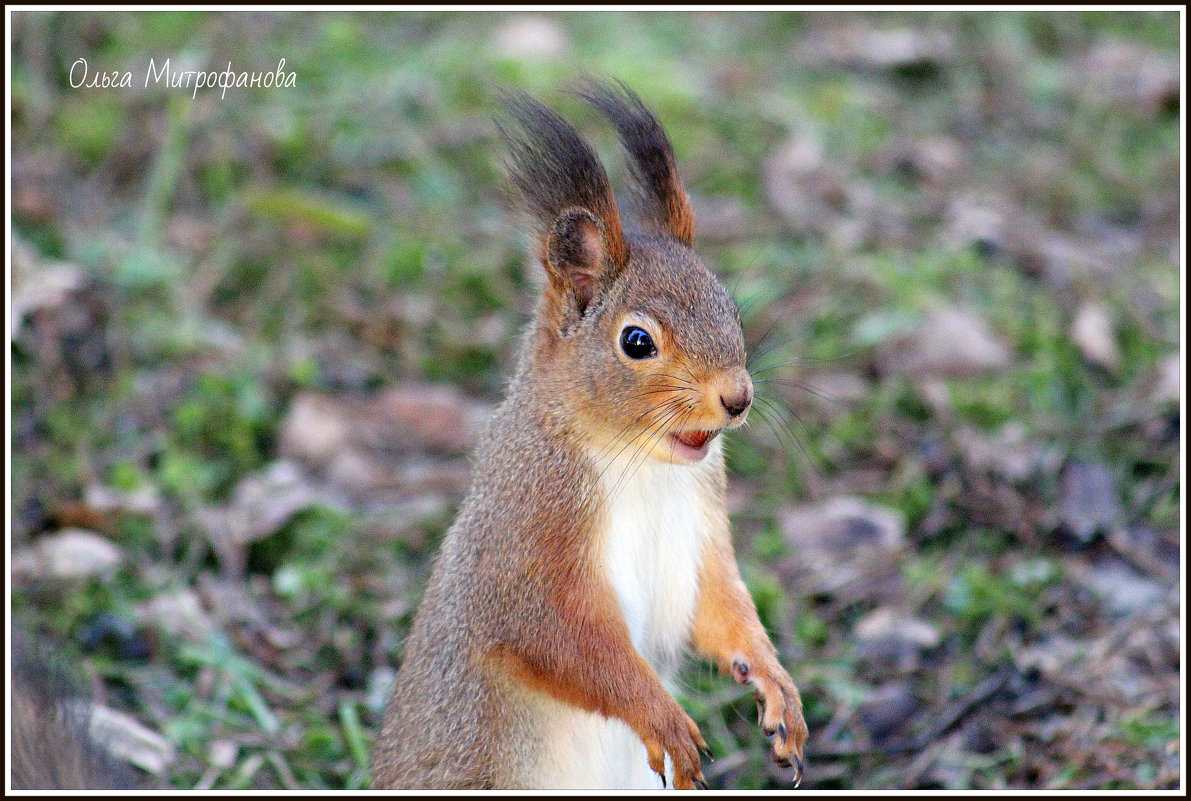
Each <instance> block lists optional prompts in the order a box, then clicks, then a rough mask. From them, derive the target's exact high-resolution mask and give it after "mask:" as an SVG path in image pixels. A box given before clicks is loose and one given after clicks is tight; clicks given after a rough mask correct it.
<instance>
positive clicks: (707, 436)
mask: <svg viewBox="0 0 1191 801" xmlns="http://www.w3.org/2000/svg"><path fill="white" fill-rule="evenodd" d="M719 433H720V429H718V428H717V429H716V430H714V431H703V430H699V431H680V432H674V433H671V434H670V441H671V442H672V443H673V446H674V448H673V451H674V455H676V456H679V457H682V458H683V459H684V460H689V461H692V462H698V461H700V460H702V459H703V457H704V456H706V455H707V451H708V450H709V449H710V445H711V441H712V440H713V439H715V438H716V436H718V435H719Z"/></svg>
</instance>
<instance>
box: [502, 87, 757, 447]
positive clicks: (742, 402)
mask: <svg viewBox="0 0 1191 801" xmlns="http://www.w3.org/2000/svg"><path fill="white" fill-rule="evenodd" d="M579 94H580V95H581V96H582V97H583V98H584V99H585V100H587V101H588V102H589V103H591V104H592V105H593V106H595V107H596V108H597V109H599V110H600V111H601V112H602V113H603V114H604V116H605V117H607V118H608V120H609V121H610V122H611V123H612V124H613V126H614V127H615V128H616V130H617V133H618V134H619V137H620V140H621V143H622V144H623V145H624V147H625V150H626V151H627V152H628V155H629V163H630V167H631V174H632V178H633V183H634V189H635V190H636V191H635V193H634V194H635V198H636V200H637V203H636V205H637V207H638V209H637V210H638V215H637V216H638V217H639V222H640V224H641V227H642V229H643V231H642V232H641V233H640V234H636V233H634V234H626V233H625V232H624V230H623V228H622V224H621V218H620V212H619V210H618V209H617V206H616V201H615V199H614V197H613V194H612V189H611V186H610V184H609V182H608V177H607V174H606V173H605V172H604V168H603V166H602V165H601V164H600V161H599V159H598V158H597V156H596V155H595V152H594V151H593V150H592V148H591V146H590V145H588V144H587V142H585V141H584V140H583V138H582V137H581V136H580V135H579V133H578V132H577V131H576V130H575V129H574V128H573V127H572V126H571V125H570V124H568V123H567V122H566V121H565V120H563V119H562V118H561V117H559V116H558V115H557V114H555V113H554V112H552V111H551V110H549V109H548V108H546V107H545V106H542V105H541V104H540V103H538V102H536V101H534V100H532V99H531V98H529V97H528V96H526V95H515V96H510V97H508V98H507V103H508V107H509V111H510V113H511V115H512V117H513V118H514V119H515V120H516V122H517V123H518V124H519V125H520V127H521V129H522V131H521V133H520V134H517V135H515V134H513V133H510V131H509V130H508V129H507V128H506V127H504V126H502V128H501V130H502V132H503V133H504V134H505V136H506V138H507V139H508V141H509V145H510V150H511V154H512V158H511V162H510V177H511V182H512V185H513V188H514V189H515V190H516V191H517V193H518V195H519V200H520V203H521V205H522V207H523V208H524V209H525V211H527V212H528V214H529V216H530V218H531V220H532V221H533V224H534V226H535V233H536V235H537V253H538V256H539V258H540V260H541V262H542V264H543V266H544V267H545V271H546V284H545V287H544V289H543V296H542V299H541V302H540V305H539V311H538V320H537V324H536V325H535V327H534V328H533V330H532V331H531V333H530V336H531V338H532V339H531V343H530V346H529V347H530V360H531V369H532V370H533V371H534V376H535V381H534V382H533V388H534V391H536V392H544V393H549V394H550V396H551V397H548V398H543V400H544V401H547V402H548V403H549V405H550V406H551V407H553V408H556V409H560V410H562V412H563V414H564V415H565V416H566V417H567V418H568V423H569V424H570V425H572V426H574V427H575V428H576V429H577V430H578V431H579V432H580V433H581V434H582V435H583V436H584V437H585V438H586V439H587V440H588V442H589V444H590V445H592V446H593V447H595V448H596V449H597V452H598V453H599V454H600V455H601V456H603V457H607V458H617V457H618V456H620V455H622V454H623V455H626V456H630V457H633V458H638V457H640V458H645V457H641V454H642V453H644V454H648V456H650V457H653V458H656V459H661V460H663V461H669V462H676V463H680V464H691V463H695V462H699V461H701V460H702V459H703V458H704V457H705V456H706V455H707V453H708V452H709V450H710V448H711V444H712V441H713V440H714V439H715V437H716V436H717V435H718V434H719V433H720V432H721V431H722V430H723V429H725V428H733V427H736V426H738V425H740V424H741V423H743V422H744V419H745V417H746V416H747V414H748V410H749V407H750V405H751V404H752V399H753V385H752V380H751V379H750V378H749V374H748V371H747V370H746V369H745V348H744V336H743V333H742V331H741V325H740V313H739V311H738V310H737V308H736V304H735V303H733V302H732V299H731V298H730V297H729V296H728V293H727V292H726V291H725V290H724V287H723V286H722V285H721V284H720V282H719V281H718V280H717V279H716V277H715V276H714V275H713V274H712V273H711V271H710V270H709V269H707V267H706V265H704V264H703V262H702V261H701V260H700V259H699V257H698V256H697V255H695V252H694V250H692V249H691V246H692V244H693V242H694V236H695V221H694V216H693V214H692V213H691V208H690V203H689V201H688V199H687V195H686V192H685V191H684V190H683V188H682V182H681V180H680V178H679V176H678V172H677V168H676V166H675V162H674V152H673V149H672V148H671V146H670V142H669V140H667V138H666V135H665V133H664V132H663V131H662V128H661V125H660V124H659V123H658V121H657V120H656V119H654V117H653V116H652V115H651V114H650V113H649V111H648V110H647V109H646V108H645V106H644V105H643V104H642V103H641V100H640V99H639V98H638V97H637V96H636V95H635V94H633V93H632V92H631V91H630V90H629V89H627V88H626V87H624V86H623V85H619V86H616V87H613V86H610V85H607V84H597V83H589V84H588V85H587V86H586V87H585V88H584V89H583V90H581V91H580V92H579Z"/></svg>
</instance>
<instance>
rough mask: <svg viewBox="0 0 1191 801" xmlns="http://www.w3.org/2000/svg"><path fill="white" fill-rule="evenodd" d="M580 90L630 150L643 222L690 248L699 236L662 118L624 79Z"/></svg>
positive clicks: (592, 81)
mask: <svg viewBox="0 0 1191 801" xmlns="http://www.w3.org/2000/svg"><path fill="white" fill-rule="evenodd" d="M578 94H579V96H580V97H582V98H583V99H584V100H586V101H587V102H588V103H591V104H592V105H593V106H595V107H596V108H597V109H599V110H600V112H601V113H602V114H603V115H604V116H605V117H607V118H608V121H609V122H611V123H612V125H613V126H615V128H616V132H617V134H618V135H619V136H620V141H621V144H623V145H624V148H625V150H626V151H628V154H629V157H630V158H629V170H630V172H631V173H632V176H633V183H634V184H636V192H635V194H636V196H637V198H636V199H637V202H638V206H639V207H640V208H639V209H638V211H639V212H640V216H641V223H642V225H643V226H644V227H645V228H646V229H647V230H649V231H650V232H651V233H655V234H660V235H663V236H672V237H674V238H675V239H677V240H678V241H679V242H681V243H683V244H684V245H687V246H688V247H689V246H690V245H691V244H693V243H694V241H695V215H694V214H693V213H692V212H691V203H690V199H689V198H687V194H686V190H684V189H683V188H682V179H681V178H680V177H679V176H678V167H677V166H676V164H675V162H674V148H672V147H671V146H670V140H669V139H667V138H666V132H665V131H663V130H662V125H661V123H659V122H658V121H657V119H656V118H655V117H654V116H653V114H651V113H650V112H649V109H647V108H645V104H644V103H642V102H641V98H640V97H638V96H637V95H636V93H634V92H633V90H631V89H629V88H628V87H627V86H625V85H624V84H623V83H620V82H617V83H615V84H609V83H601V82H599V81H596V80H595V79H588V80H587V81H586V82H585V83H584V84H583V86H582V88H580V89H579V91H578Z"/></svg>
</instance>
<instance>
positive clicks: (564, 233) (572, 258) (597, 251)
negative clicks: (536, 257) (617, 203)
mask: <svg viewBox="0 0 1191 801" xmlns="http://www.w3.org/2000/svg"><path fill="white" fill-rule="evenodd" d="M543 261H544V262H545V264H546V272H547V274H548V275H549V277H550V284H551V287H552V288H553V289H555V290H557V291H558V292H559V294H565V293H566V292H567V291H568V290H570V291H571V292H573V293H574V297H575V303H576V305H577V307H578V312H579V313H580V314H582V313H583V312H584V311H586V310H587V307H588V306H589V305H591V302H592V300H593V299H594V298H595V296H596V295H597V294H598V293H599V291H600V289H601V288H602V287H603V286H604V285H605V284H607V283H608V282H610V281H611V280H612V279H613V278H615V276H616V273H617V272H618V270H617V268H616V265H615V263H614V262H613V261H612V260H611V259H610V258H608V245H607V242H606V241H605V231H604V224H603V222H601V221H600V218H599V217H597V216H596V215H595V214H593V213H591V212H590V211H588V210H587V209H583V208H570V209H567V210H566V211H564V212H563V213H562V214H560V215H559V216H558V219H557V220H555V221H554V225H553V226H552V227H551V228H550V233H549V235H548V236H547V238H546V258H545V259H543Z"/></svg>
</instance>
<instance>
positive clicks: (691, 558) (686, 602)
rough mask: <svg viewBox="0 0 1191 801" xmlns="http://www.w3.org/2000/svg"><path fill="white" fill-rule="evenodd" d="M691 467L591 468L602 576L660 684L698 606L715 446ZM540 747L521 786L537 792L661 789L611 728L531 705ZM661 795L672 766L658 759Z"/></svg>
mask: <svg viewBox="0 0 1191 801" xmlns="http://www.w3.org/2000/svg"><path fill="white" fill-rule="evenodd" d="M711 447H712V449H713V450H712V451H711V452H709V453H708V455H707V457H706V458H705V459H704V460H703V461H702V462H700V463H699V464H697V465H672V464H669V463H665V462H657V461H653V460H650V461H647V462H645V463H641V462H640V460H639V459H638V460H637V461H636V462H634V461H633V460H630V459H629V457H628V456H623V457H620V458H617V459H611V460H604V461H602V462H598V469H599V470H600V492H601V493H602V494H603V496H604V499H605V508H604V528H603V530H602V531H601V535H602V537H603V539H602V541H601V544H602V552H601V555H602V557H603V564H604V570H605V573H606V575H607V578H608V581H609V583H610V584H611V586H612V589H613V591H614V592H615V593H616V599H617V601H619V603H620V608H621V610H622V611H623V613H624V618H625V622H626V623H627V624H628V627H629V633H630V635H631V636H632V639H633V645H634V646H636V648H637V650H638V651H639V652H640V653H641V655H642V656H644V657H645V659H646V660H648V661H649V663H650V664H651V665H653V667H654V669H655V670H657V672H658V674H659V675H660V676H661V678H662V681H663V682H665V683H667V684H668V683H669V682H670V681H671V680H672V679H673V678H674V674H675V672H676V670H677V668H678V665H679V663H680V661H681V659H682V654H683V652H684V650H685V648H686V645H687V640H688V635H689V633H690V627H691V622H692V619H693V617H694V613H695V603H696V601H697V600H698V590H699V587H698V578H699V564H700V561H701V559H702V553H703V545H704V543H705V542H706V540H707V535H708V523H707V515H706V513H705V509H706V508H707V505H708V503H710V502H711V501H712V499H711V498H708V497H705V494H704V493H706V492H707V491H708V489H707V488H708V487H712V486H714V485H715V484H714V482H713V481H710V480H708V479H709V478H710V476H709V475H708V472H709V471H712V470H719V469H721V468H720V467H719V465H720V464H721V453H720V450H719V449H720V448H721V447H722V445H721V443H720V442H719V441H718V440H717V441H714V442H713V443H712V446H711ZM539 704H540V706H539V709H540V710H541V714H543V715H545V716H548V717H549V718H550V719H551V721H550V724H549V725H543V726H542V727H541V728H542V730H543V731H549V732H550V736H549V738H548V740H546V741H545V742H543V744H542V750H541V752H540V754H539V761H538V762H537V764H536V765H534V766H532V767H531V769H530V773H529V775H527V776H526V777H525V782H526V784H527V785H528V786H530V787H542V788H555V789H560V788H604V789H617V788H620V789H636V788H640V789H660V788H661V787H662V782H661V779H660V778H659V777H658V776H657V774H655V773H654V772H653V771H651V770H650V769H649V760H648V756H647V754H646V751H645V745H644V744H643V743H642V742H641V740H640V739H639V738H638V737H637V735H636V734H634V733H633V731H632V730H631V729H629V727H628V726H626V725H625V724H624V723H622V722H621V721H619V720H615V719H609V718H605V717H602V716H600V715H597V714H593V713H590V712H584V711H582V710H579V709H576V708H574V707H571V706H566V705H564V704H562V703H559V702H557V701H553V700H550V699H545V698H542V699H540V700H539ZM666 773H667V777H668V779H667V786H672V779H673V766H672V765H671V763H670V759H669V757H667V759H666Z"/></svg>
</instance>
